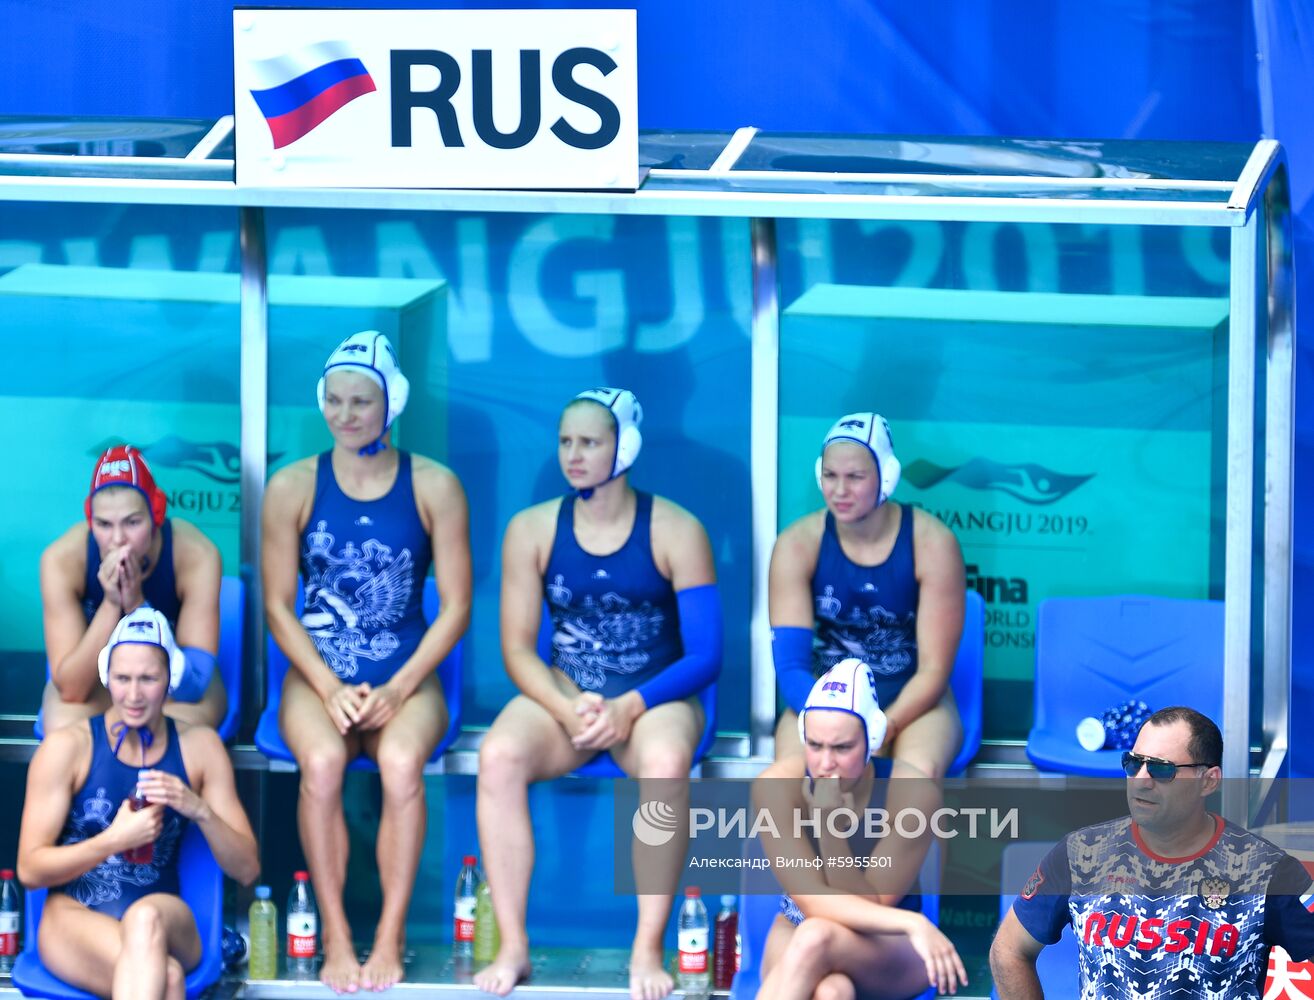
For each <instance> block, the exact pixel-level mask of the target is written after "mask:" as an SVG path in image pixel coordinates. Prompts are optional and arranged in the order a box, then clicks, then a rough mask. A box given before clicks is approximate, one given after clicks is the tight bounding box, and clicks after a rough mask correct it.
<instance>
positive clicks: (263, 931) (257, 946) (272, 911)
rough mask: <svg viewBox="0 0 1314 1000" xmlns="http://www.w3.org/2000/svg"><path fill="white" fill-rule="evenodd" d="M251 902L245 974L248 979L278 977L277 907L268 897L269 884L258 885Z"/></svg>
mask: <svg viewBox="0 0 1314 1000" xmlns="http://www.w3.org/2000/svg"><path fill="white" fill-rule="evenodd" d="M255 896H256V898H255V902H254V903H252V904H251V910H250V922H251V926H250V928H249V930H248V931H247V933H248V935H249V937H250V938H251V951H250V956H251V957H250V959H249V960H248V962H247V966H246V974H247V977H248V978H250V979H277V978H278V907H277V906H275V905H274V901H273V900H272V899H270V898H269V896H270V893H269V886H267V885H258V886H256V890H255Z"/></svg>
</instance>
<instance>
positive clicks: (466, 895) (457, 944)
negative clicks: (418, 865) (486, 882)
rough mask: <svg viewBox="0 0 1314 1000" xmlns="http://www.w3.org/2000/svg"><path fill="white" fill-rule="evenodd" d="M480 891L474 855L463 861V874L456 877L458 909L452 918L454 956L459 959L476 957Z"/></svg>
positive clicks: (468, 855)
mask: <svg viewBox="0 0 1314 1000" xmlns="http://www.w3.org/2000/svg"><path fill="white" fill-rule="evenodd" d="M478 891H479V869H478V868H476V867H475V858H474V855H473V854H467V855H466V856H465V857H464V858H462V859H461V874H459V875H458V876H456V907H455V910H454V915H453V917H452V954H453V955H455V956H456V957H457V958H471V957H472V956H473V955H474V937H475V902H476V898H475V896H476V893H477V892H478Z"/></svg>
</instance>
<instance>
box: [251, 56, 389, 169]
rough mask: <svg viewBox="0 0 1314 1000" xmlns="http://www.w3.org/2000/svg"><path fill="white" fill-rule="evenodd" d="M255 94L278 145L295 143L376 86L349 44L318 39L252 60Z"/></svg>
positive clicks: (252, 92)
mask: <svg viewBox="0 0 1314 1000" xmlns="http://www.w3.org/2000/svg"><path fill="white" fill-rule="evenodd" d="M248 68H249V71H250V80H251V96H252V97H254V98H255V101H256V104H257V105H258V106H259V108H260V113H261V114H263V115H264V116H265V121H267V122H268V123H269V132H270V135H272V136H273V137H274V148H275V149H282V148H283V147H284V146H286V145H289V144H290V143H293V142H296V141H297V140H298V139H300V138H301V137H302V136H303V135H305V134H306V133H307V132H309V131H310V130H311V129H313V128H314V127H315V126H316V125H318V124H320V123H321V122H322V121H324V120H325V119H326V118H328V117H329V116H330V115H332V114H333V113H334V112H336V111H338V110H340V109H341V108H343V107H345V106H346V105H347V104H349V103H351V102H352V101H354V100H355V99H356V98H358V97H360V96H362V95H363V94H368V93H370V92H371V91H374V90H376V89H377V88H376V87H375V86H374V80H373V79H371V77H370V74H369V71H368V70H367V69H366V68H365V64H364V63H363V62H361V61H360V60H359V59H357V58H356V57H355V56H354V55H352V54H351V50H350V49H349V47H348V46H347V43H346V42H316V43H315V44H314V45H307V46H305V47H304V48H300V49H297V50H295V51H294V52H289V53H287V54H286V55H282V56H277V57H275V58H273V59H261V60H259V61H257V62H252V63H250V64H248Z"/></svg>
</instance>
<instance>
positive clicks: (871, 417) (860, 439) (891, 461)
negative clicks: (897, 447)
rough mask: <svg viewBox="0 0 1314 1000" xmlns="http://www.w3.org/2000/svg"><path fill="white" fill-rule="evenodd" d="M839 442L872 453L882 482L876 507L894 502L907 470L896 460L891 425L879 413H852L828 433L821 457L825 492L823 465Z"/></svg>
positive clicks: (818, 467) (818, 468)
mask: <svg viewBox="0 0 1314 1000" xmlns="http://www.w3.org/2000/svg"><path fill="white" fill-rule="evenodd" d="M836 441H853V442H855V443H857V444H860V445H863V446H864V447H866V449H867V450H868V451H870V452H871V457H872V459H873V460H874V461H875V462H876V475H877V476H878V477H879V478H880V483H881V488H880V496H879V497H878V498H877V500H876V506H878V507H879V506H880V505H881V504H883V503H884V502H885V501H886V500H888V499H889V498H890V494H891V493H893V492H894V488H895V487H896V486H898V485H899V474H900V473H901V472H902V471H903V466H901V465H900V464H899V460H898V459H897V458H895V457H894V440H893V438H891V437H890V425H889V424H888V423H886V422H885V418H884V417H882V416H881V415H880V414H879V413H849V414H847V415H845V416H843V417H840V418H839V419H838V420H836V421H835V426H833V427H832V428H831V429H830V430H828V431H827V432H826V437H825V440H823V441H822V442H821V454H820V455H819V456H817V468H816V473H817V488H818V489H820V488H821V461H822V459H823V458H824V457H825V455H826V449H827V448H829V447H830V446H831V445H832V444H834V443H835V442H836Z"/></svg>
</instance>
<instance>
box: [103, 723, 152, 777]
mask: <svg viewBox="0 0 1314 1000" xmlns="http://www.w3.org/2000/svg"><path fill="white" fill-rule="evenodd" d="M132 730H136V732H137V740H138V741H139V742H140V743H141V766H142V767H145V766H146V751H147V750H149V749H150V748H151V744H152V743H154V742H155V734H154V733H153V732H151V727H150V726H130V725H128V724H127V723H126V722H123V721H122V720H120V721H118V722H116V723H114V725H112V726H110V736H112V737H114V750H113V754H114V756H115V757H117V756H118V755H119V748H120V747H122V746H123V741H124V740H126V739H127V738H128V733H129V732H130V731H132Z"/></svg>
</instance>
